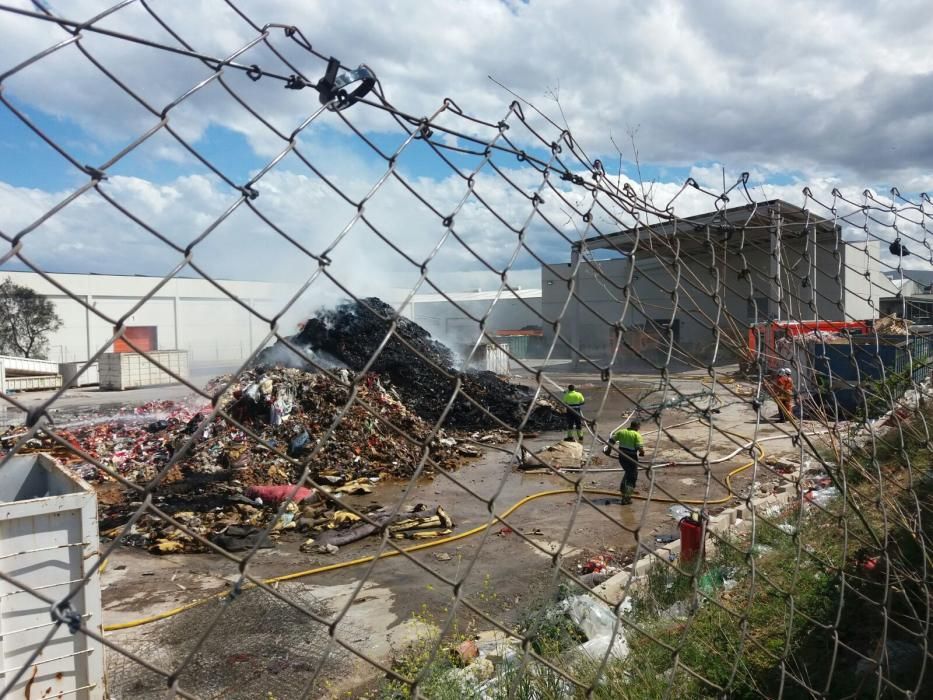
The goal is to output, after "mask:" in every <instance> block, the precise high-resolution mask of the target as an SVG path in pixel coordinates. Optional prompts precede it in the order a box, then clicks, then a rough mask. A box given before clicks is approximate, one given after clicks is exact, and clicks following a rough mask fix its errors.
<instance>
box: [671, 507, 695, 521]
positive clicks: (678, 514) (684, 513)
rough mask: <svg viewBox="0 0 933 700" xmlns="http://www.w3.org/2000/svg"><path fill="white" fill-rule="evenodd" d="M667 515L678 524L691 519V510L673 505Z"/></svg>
mask: <svg viewBox="0 0 933 700" xmlns="http://www.w3.org/2000/svg"><path fill="white" fill-rule="evenodd" d="M667 514H668V515H670V516H671V517H672V518H673V519H674V520H676V521H677V522H680V521H681V520H683V519H684V518H689V517H690V509H689V508H686V507H684V506H682V505H673V506H671V507H670V508H668V509H667Z"/></svg>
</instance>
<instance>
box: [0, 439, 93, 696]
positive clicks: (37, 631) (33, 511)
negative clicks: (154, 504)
mask: <svg viewBox="0 0 933 700" xmlns="http://www.w3.org/2000/svg"><path fill="white" fill-rule="evenodd" d="M98 556H99V541H98V533H97V495H96V494H95V493H94V491H93V489H91V487H90V486H88V485H87V484H86V483H85V482H84V481H82V480H81V479H79V478H77V477H75V476H73V475H72V474H70V473H68V472H66V471H65V470H64V469H62V468H61V467H60V466H59V465H58V464H57V463H56V462H55V461H54V460H52V459H51V458H49V457H47V456H45V455H29V456H28V457H27V456H23V457H12V458H11V459H9V460H8V461H7V462H6V464H4V465H3V466H2V467H0V570H2V571H3V573H4V574H5V575H6V576H9V577H11V578H12V579H13V580H14V581H15V582H16V583H11V582H10V581H7V580H2V579H0V693H2V691H3V689H4V688H6V686H8V685H9V684H10V683H11V682H12V681H13V679H14V677H15V676H16V675H17V674H19V672H20V671H21V670H23V668H24V666H25V670H24V672H23V673H22V674H20V675H19V678H18V679H17V680H16V681H15V683H14V684H13V686H12V688H9V689H8V690H9V693H8V694H7V695H6V696H5V697H17V698H28V697H33V698H37V699H38V698H42V697H45V698H59V697H63V698H77V699H78V700H101V699H102V698H103V697H104V658H103V653H104V652H103V648H102V646H101V645H100V644H99V643H98V642H96V641H95V640H94V639H91V638H90V637H88V636H87V635H86V634H84V633H83V632H82V631H81V630H78V631H77V632H75V633H72V632H71V631H70V630H69V629H68V627H67V626H66V625H58V626H57V628H56V626H55V623H53V622H52V617H51V607H52V606H51V605H50V604H49V603H48V602H45V601H43V600H42V599H40V598H38V597H36V595H34V594H33V593H32V591H34V592H35V593H36V594H39V595H42V596H43V597H44V598H47V599H50V600H53V601H56V602H57V601H61V600H63V599H64V598H65V597H66V596H67V595H68V594H69V593H70V592H71V591H72V590H77V593H76V594H75V595H74V596H73V597H71V598H70V606H71V609H72V610H73V611H75V612H76V613H77V614H78V615H80V617H81V620H82V622H83V624H84V625H85V626H86V627H87V628H88V629H91V630H94V632H95V633H97V634H102V631H101V602H100V577H99V574H98V573H97V572H96V571H95V572H94V573H93V574H91V575H90V576H89V577H88V579H87V580H86V581H84V580H83V579H84V578H85V576H86V575H87V574H88V573H89V572H90V571H91V569H92V568H93V565H94V564H95V563H96V560H97V557H98ZM50 632H53V634H52V636H51V637H50V638H49V639H48V641H46V637H47V636H48V635H49V633H50ZM39 647H41V649H42V651H41V654H40V655H39V656H38V657H36V658H35V659H34V660H32V661H30V658H31V657H32V655H33V652H34V651H35V650H36V649H37V648H39ZM27 664H28V665H27Z"/></svg>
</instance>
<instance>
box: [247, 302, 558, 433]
mask: <svg viewBox="0 0 933 700" xmlns="http://www.w3.org/2000/svg"><path fill="white" fill-rule="evenodd" d="M394 313H395V312H394V310H393V309H392V307H390V306H389V305H388V304H386V303H385V302H383V301H382V300H380V299H378V298H375V297H370V298H368V299H362V300H357V301H348V302H345V303H343V304H340V305H339V306H337V307H336V308H334V309H329V310H322V311H319V312H318V315H317V316H315V317H314V318H311V319H308V321H307V322H306V323H305V324H304V326H303V328H302V330H301V332H300V333H299V334H298V335H296V336H294V337H292V338H290V339H289V342H290V343H291V344H292V345H294V346H295V347H299V348H302V349H303V351H305V353H306V354H308V355H309V356H310V357H312V358H314V359H315V364H317V365H318V366H323V367H326V368H328V369H330V368H332V367H339V366H344V367H347V368H349V369H350V370H354V371H362V370H364V369H368V371H370V372H374V373H376V374H378V375H379V376H380V377H381V378H382V379H384V380H386V381H387V383H388V384H389V385H390V386H391V387H392V389H393V390H395V391H397V392H398V395H399V396H400V397H401V399H402V401H404V402H405V404H406V405H407V406H408V407H409V408H410V409H411V410H412V411H414V412H415V413H417V414H418V415H419V416H420V417H421V418H423V419H425V420H427V421H430V422H432V423H433V422H436V421H437V420H438V419H440V417H441V416H442V415H443V414H444V411H445V410H446V409H447V403H448V401H449V400H450V397H451V396H453V394H454V391H455V390H456V388H457V380H458V379H459V381H460V392H461V393H459V394H458V395H457V398H456V399H455V400H454V402H453V405H452V406H451V407H450V411H449V412H448V413H447V416H446V418H445V421H444V425H445V427H449V428H464V429H478V428H484V427H488V426H493V425H495V424H496V421H495V420H494V418H492V417H490V415H489V414H492V416H494V417H495V418H497V419H499V420H500V421H502V422H503V423H505V424H506V425H508V426H510V427H518V426H519V425H521V424H522V422H523V421H524V420H525V415H526V413H528V409H529V407H531V414H530V416H529V418H528V421H527V422H526V423H525V427H526V428H529V429H532V430H547V429H556V428H560V427H561V425H562V421H563V417H562V409H561V408H560V407H559V405H558V404H557V403H556V402H554V401H552V400H551V399H550V398H548V397H535V396H534V392H532V391H531V390H530V389H529V388H528V387H525V386H522V385H519V384H513V383H512V382H509V381H507V380H505V379H503V378H501V377H499V376H497V375H496V374H494V373H492V372H488V371H480V370H467V371H465V372H461V371H460V369H459V368H458V367H457V366H456V360H455V357H454V354H453V353H452V352H451V351H450V349H449V348H447V347H446V346H444V345H443V344H442V343H440V342H438V341H437V340H434V339H433V338H432V337H431V334H430V333H429V332H428V331H426V330H425V329H424V328H422V327H421V326H419V325H418V324H417V323H415V322H414V321H411V320H409V319H406V318H399V319H398V320H397V321H396V322H395V323H396V325H395V327H394V328H393V326H392V324H393V317H394ZM387 336H388V340H387V339H386V338H387ZM373 358H375V359H373ZM370 360H373V362H372V364H369V362H370ZM257 366H258V367H275V366H294V367H299V368H302V369H311V366H310V365H309V363H307V362H306V361H305V360H304V358H302V357H301V356H299V355H297V354H296V353H294V352H293V351H292V350H291V349H289V348H288V347H287V346H286V345H284V344H282V343H277V344H276V345H274V346H272V347H270V348H267V349H266V350H264V351H263V352H262V353H260V355H259V357H258V358H257ZM463 394H466V395H467V396H469V397H470V398H471V399H472V400H473V401H472V402H471V401H470V400H469V399H467V398H465V397H464V396H463ZM474 402H475V403H474ZM476 404H479V406H481V407H482V408H479V407H478V406H477V405H476ZM487 411H488V413H486V412H487Z"/></svg>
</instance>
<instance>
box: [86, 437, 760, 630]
mask: <svg viewBox="0 0 933 700" xmlns="http://www.w3.org/2000/svg"><path fill="white" fill-rule="evenodd" d="M723 432H728V431H723ZM733 435H734V433H733ZM739 437H741V436H739ZM743 439H745V438H743ZM755 447H756V448H757V449H758V458H759V459H761V458H762V457H764V455H765V451H764V450H763V449H762V448H761V445H758V444H756V445H755ZM755 462H756V460H752V461H751V462H747V463H746V464H743V465H742V466H740V467H736V468H735V469H733V470H732V471H730V472H729V473H728V474H726V479H725V481H726V489H727V490H728V493H727V494H726V495H725V496H723V497H722V498H718V499H716V500H712V501H704V500H695V499H693V500H684V499H675V498H652V499H651V500H652V501H653V502H655V503H685V504H688V505H720V504H723V503H728V502H729V499H730V498H732V496H733V495H734V493H735V492H734V491H733V490H732V477H733V476H735V475H736V474H739V473H741V472H743V471H745V470H746V469H748V468H749V467H751V466H752V465H753V464H755ZM582 491H583V493H588V494H599V495H606V496H618V495H619V492H618V491H607V490H604V489H582ZM576 492H577V491H576V489H554V490H551V491H539V492H537V493H533V494H531V495H530V496H525V497H524V498H523V499H521V500H520V501H518V502H517V503H514V504H513V505H512V506H510V507H509V508H507V509H506V510H505V511H504V512H503V513H502V514H501V515H500V516H499V518H500V519H505V518H507V517H508V516H509V515H511V514H512V513H514V512H515V511H516V510H518V509H519V508H521V507H522V506H524V505H525V504H526V503H528V502H530V501H534V500H536V499H538V498H546V497H549V496H560V495H566V494H572V493H576ZM632 498H637V499H639V500H648V499H647V497H645V496H638V495H634V496H632ZM492 524H493V523H485V524H483V525H478V526H477V527H474V528H473V529H472V530H466V531H465V532H461V533H458V534H456V535H450V536H449V537H442V538H441V539H439V540H432V541H430V542H425V543H424V544H417V545H414V546H412V547H406V548H405V549H403V550H402V551H404V552H419V551H421V550H422V549H428V548H430V547H438V546H440V545H442V544H449V543H450V542H456V541H457V540H462V539H463V538H465V537H472V536H473V535H476V534H479V533H480V532H482V531H483V530H486V529H487V528H489V527H490V526H492ZM399 554H401V552H400V551H398V550H395V549H392V550H389V551H386V552H383V553H382V554H380V555H378V557H377V556H376V555H373V554H370V555H369V556H365V557H360V558H359V559H351V560H350V561H342V562H338V563H336V564H328V565H326V566H318V567H316V568H314V569H307V570H305V571H296V572H294V573H291V574H284V575H282V576H274V577H273V578H268V579H265V580H264V581H263V583H264V584H266V585H267V586H268V585H273V584H276V583H280V582H282V581H293V580H295V579H298V578H305V577H307V576H314V575H315V574H323V573H325V572H327V571H338V570H339V569H347V568H349V567H351V566H359V565H360V564H367V563H369V562H371V561H373V559H376V558H378V559H388V558H389V557H394V556H397V555H399ZM255 587H256V586H255V584H250V585H248V586H244V590H248V589H250V588H255ZM226 595H227V591H221V592H219V593H215V594H214V595H212V596H208V597H207V598H201V599H199V600H195V601H192V602H190V603H186V604H185V605H182V606H180V607H177V608H174V609H173V610H166V611H165V612H161V613H157V614H155V615H150V616H149V617H141V618H139V619H137V620H130V621H129V622H119V623H117V624H113V625H105V626H104V631H105V632H116V631H117V630H125V629H130V628H132V627H140V626H141V625H146V624H149V623H150V622H157V621H158V620H165V619H167V618H169V617H173V616H175V615H178V614H179V613H183V612H185V611H186V610H191V609H192V608H196V607H198V606H200V605H204V604H205V603H209V602H210V601H212V600H217V599H218V598H223V597H224V596H226Z"/></svg>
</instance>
